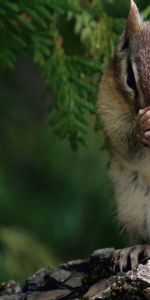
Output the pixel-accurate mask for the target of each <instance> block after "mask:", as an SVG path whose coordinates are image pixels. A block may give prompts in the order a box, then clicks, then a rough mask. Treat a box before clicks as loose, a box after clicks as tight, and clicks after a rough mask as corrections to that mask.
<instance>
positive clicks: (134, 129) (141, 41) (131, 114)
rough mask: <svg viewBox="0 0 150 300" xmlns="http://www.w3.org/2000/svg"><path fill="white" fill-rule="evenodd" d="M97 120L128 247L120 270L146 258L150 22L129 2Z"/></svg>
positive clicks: (149, 248)
mask: <svg viewBox="0 0 150 300" xmlns="http://www.w3.org/2000/svg"><path fill="white" fill-rule="evenodd" d="M97 103H98V114H99V116H100V119H101V122H102V124H103V127H104V131H105V134H106V136H107V137H108V139H109V141H110V145H111V147H110V148H111V166H110V176H111V179H112V182H113V185H114V191H115V200H116V211H117V216H118V219H119V222H120V224H122V226H123V228H124V229H125V231H126V232H127V234H128V236H129V240H131V241H132V243H133V245H136V246H132V247H129V248H127V249H125V250H123V251H121V250H118V252H117V253H118V254H117V256H118V257H117V259H118V258H119V259H120V260H119V264H120V269H121V270H124V269H125V268H126V267H127V261H129V258H130V267H131V268H134V267H135V266H136V265H137V264H138V262H139V259H140V258H142V257H150V22H148V21H144V20H143V19H142V17H141V16H140V14H139V10H138V8H137V6H136V4H135V2H134V1H133V0H131V5H130V12H129V15H128V19H127V23H126V27H125V30H124V33H123V35H122V37H121V40H120V42H119V45H118V47H117V49H116V52H115V54H114V57H113V59H112V60H111V61H110V63H109V65H108V67H107V68H106V70H105V72H104V75H103V76H102V79H101V82H100V85H99V88H98V102H97Z"/></svg>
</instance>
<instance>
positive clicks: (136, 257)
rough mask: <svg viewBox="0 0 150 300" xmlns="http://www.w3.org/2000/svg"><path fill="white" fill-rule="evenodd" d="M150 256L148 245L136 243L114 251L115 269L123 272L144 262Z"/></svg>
mask: <svg viewBox="0 0 150 300" xmlns="http://www.w3.org/2000/svg"><path fill="white" fill-rule="evenodd" d="M148 258H150V245H147V244H143V245H136V246H133V247H129V248H125V249H119V250H117V251H116V256H115V260H114V266H115V269H116V270H118V271H120V272H124V271H128V270H130V269H134V268H135V267H137V265H138V264H139V263H143V264H144V263H146V261H147V259H148Z"/></svg>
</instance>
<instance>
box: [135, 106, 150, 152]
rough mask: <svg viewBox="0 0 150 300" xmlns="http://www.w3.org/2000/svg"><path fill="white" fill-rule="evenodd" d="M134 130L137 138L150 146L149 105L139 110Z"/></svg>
mask: <svg viewBox="0 0 150 300" xmlns="http://www.w3.org/2000/svg"><path fill="white" fill-rule="evenodd" d="M136 130H137V137H138V139H139V140H140V141H141V142H142V143H143V144H144V145H145V146H148V147H150V106H147V107H145V108H144V109H141V110H140V111H139V114H138V118H137V124H136Z"/></svg>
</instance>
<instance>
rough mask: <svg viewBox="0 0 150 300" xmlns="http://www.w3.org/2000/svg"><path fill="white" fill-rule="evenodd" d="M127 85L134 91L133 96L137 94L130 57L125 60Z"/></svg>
mask: <svg viewBox="0 0 150 300" xmlns="http://www.w3.org/2000/svg"><path fill="white" fill-rule="evenodd" d="M127 85H128V86H129V88H131V89H132V90H133V91H134V93H135V96H137V95H138V90H137V86H136V81H135V76H134V72H133V68H132V64H131V61H130V59H128V62H127Z"/></svg>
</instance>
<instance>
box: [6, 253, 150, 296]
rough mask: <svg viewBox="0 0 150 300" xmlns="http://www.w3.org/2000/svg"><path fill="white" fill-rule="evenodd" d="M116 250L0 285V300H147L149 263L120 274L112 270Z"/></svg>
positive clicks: (149, 279)
mask: <svg viewBox="0 0 150 300" xmlns="http://www.w3.org/2000/svg"><path fill="white" fill-rule="evenodd" d="M114 257H115V250H114V249H113V248H107V249H100V250H97V251H95V252H93V253H92V255H91V256H90V257H89V258H87V259H85V260H74V261H70V262H68V263H65V264H61V265H60V266H59V268H58V269H55V270H54V269H52V268H51V267H48V268H45V269H41V270H39V271H38V272H36V273H35V274H34V275H32V276H31V277H29V278H28V279H27V280H26V282H25V283H24V284H23V285H22V286H21V285H20V284H19V283H17V282H15V281H10V282H7V283H1V284H0V300H72V299H75V300H79V299H82V300H99V299H117V300H119V299H120V300H125V299H143V300H144V299H150V260H148V261H147V262H146V264H145V265H141V264H139V265H138V266H137V268H136V269H135V270H132V271H127V272H125V273H123V274H121V273H119V272H118V271H115V269H114Z"/></svg>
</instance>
